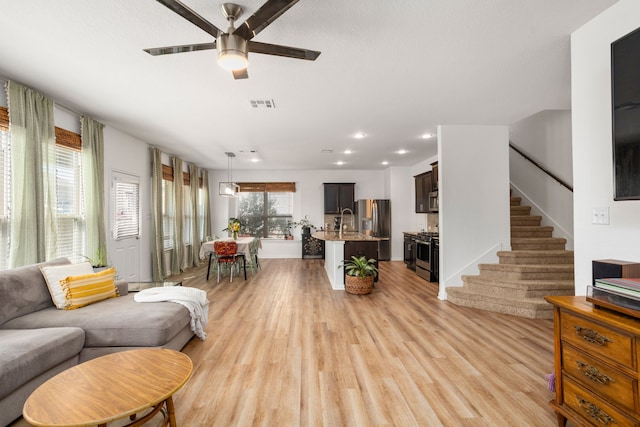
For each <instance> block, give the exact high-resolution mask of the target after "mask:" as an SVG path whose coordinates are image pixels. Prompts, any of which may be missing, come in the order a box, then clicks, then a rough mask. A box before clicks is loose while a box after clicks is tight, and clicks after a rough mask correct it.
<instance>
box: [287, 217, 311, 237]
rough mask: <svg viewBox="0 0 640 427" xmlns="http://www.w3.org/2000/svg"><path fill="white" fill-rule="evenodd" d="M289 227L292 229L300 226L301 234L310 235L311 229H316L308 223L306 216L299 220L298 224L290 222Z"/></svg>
mask: <svg viewBox="0 0 640 427" xmlns="http://www.w3.org/2000/svg"><path fill="white" fill-rule="evenodd" d="M289 225H290V226H293V227H298V226H300V228H301V230H300V231H301V233H302V234H310V233H311V229H312V228H314V229H315V228H316V227H315V225H313V224H311V221H309V219H308V218H307V216H306V215H305V216H304V218H303V219H301V220H300V221H298V222H291V223H289Z"/></svg>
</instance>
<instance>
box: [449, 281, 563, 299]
mask: <svg viewBox="0 0 640 427" xmlns="http://www.w3.org/2000/svg"><path fill="white" fill-rule="evenodd" d="M462 282H463V283H464V287H466V288H468V289H470V290H472V291H474V292H478V293H481V294H485V295H498V296H503V297H510V298H540V297H544V296H547V295H574V293H575V281H574V280H573V279H565V280H537V279H536V280H511V281H508V280H496V279H486V278H484V277H482V276H462Z"/></svg>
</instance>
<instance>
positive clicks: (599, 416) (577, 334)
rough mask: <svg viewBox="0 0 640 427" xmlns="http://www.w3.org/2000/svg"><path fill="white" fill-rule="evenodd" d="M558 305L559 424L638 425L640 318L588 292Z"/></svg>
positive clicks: (553, 301) (554, 299) (555, 402)
mask: <svg viewBox="0 0 640 427" xmlns="http://www.w3.org/2000/svg"><path fill="white" fill-rule="evenodd" d="M545 299H546V300H547V301H548V302H549V303H551V304H553V305H554V308H555V310H554V311H555V314H554V321H555V338H554V339H555V374H556V398H555V400H552V401H551V406H552V407H553V409H554V410H555V411H556V414H557V416H558V426H564V425H565V424H566V421H567V419H569V420H571V421H572V423H574V424H575V425H578V426H583V425H586V426H589V425H596V426H615V427H625V426H640V398H639V390H638V378H639V376H640V375H639V369H640V368H639V360H640V355H639V354H638V350H639V349H638V347H639V345H638V340H639V339H640V320H637V319H634V318H632V317H629V316H625V315H622V314H618V313H616V312H614V311H610V310H607V309H604V308H603V309H600V308H596V307H594V306H593V305H592V304H591V303H590V302H588V301H587V300H586V298H585V297H579V296H578V297H574V296H553V297H546V298H545Z"/></svg>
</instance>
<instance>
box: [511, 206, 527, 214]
mask: <svg viewBox="0 0 640 427" xmlns="http://www.w3.org/2000/svg"><path fill="white" fill-rule="evenodd" d="M530 214H531V206H511V216H523V215H526V216H529V215H530Z"/></svg>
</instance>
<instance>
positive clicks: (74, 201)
mask: <svg viewBox="0 0 640 427" xmlns="http://www.w3.org/2000/svg"><path fill="white" fill-rule="evenodd" d="M56 197H57V200H56V225H57V228H58V229H57V235H58V239H57V247H56V255H57V256H58V257H67V258H69V259H70V260H72V261H75V262H77V261H81V260H82V256H83V255H84V254H85V253H86V250H85V249H86V246H85V244H86V243H85V242H86V239H85V222H84V197H83V192H82V153H81V152H80V151H78V150H76V149H73V148H69V147H65V146H62V145H58V144H56Z"/></svg>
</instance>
